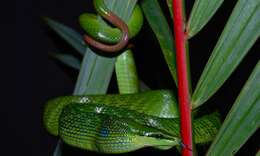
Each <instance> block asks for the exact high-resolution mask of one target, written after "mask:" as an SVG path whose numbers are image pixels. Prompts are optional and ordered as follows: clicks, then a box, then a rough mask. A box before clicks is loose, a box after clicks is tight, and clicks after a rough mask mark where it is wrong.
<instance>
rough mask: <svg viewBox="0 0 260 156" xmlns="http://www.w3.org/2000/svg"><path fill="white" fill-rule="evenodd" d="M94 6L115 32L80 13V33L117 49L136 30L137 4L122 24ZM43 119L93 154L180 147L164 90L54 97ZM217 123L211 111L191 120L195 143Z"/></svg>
mask: <svg viewBox="0 0 260 156" xmlns="http://www.w3.org/2000/svg"><path fill="white" fill-rule="evenodd" d="M94 4H95V7H96V10H97V12H98V13H99V14H100V15H101V16H102V17H104V18H105V19H107V20H108V21H110V22H111V23H112V24H114V25H115V26H116V27H119V29H120V30H119V29H117V28H111V27H110V26H108V25H105V26H104V24H101V23H100V21H98V18H97V16H95V15H92V14H86V13H85V14H82V15H81V16H80V24H81V26H82V27H83V28H84V30H85V31H86V32H87V33H88V35H90V36H91V37H88V36H86V37H87V38H86V42H87V43H89V44H90V45H92V46H93V47H96V48H99V49H101V50H103V51H107V52H114V51H118V50H120V49H122V48H123V47H125V46H126V43H127V41H128V40H129V38H132V37H133V36H135V35H136V34H137V33H138V31H139V30H140V29H141V26H140V25H142V22H143V17H142V13H141V9H140V8H139V7H138V6H136V7H135V9H134V11H133V14H132V16H131V18H130V20H129V22H128V23H127V25H125V23H124V22H122V21H120V19H119V18H118V17H116V16H115V15H114V14H112V15H111V12H110V11H109V10H108V9H107V8H106V6H105V3H104V2H103V0H94ZM111 18H112V19H114V20H110V19H111ZM118 20H119V21H118ZM122 25H123V26H122ZM120 31H121V32H122V33H121V32H120ZM121 34H122V35H121ZM92 37H93V38H94V39H93V38H92ZM101 41H102V42H105V43H108V44H109V45H105V44H103V43H100V42H101ZM112 44H115V45H112ZM43 122H44V125H45V127H46V129H47V131H48V132H49V133H50V134H52V135H55V136H59V137H60V138H61V139H62V140H63V141H64V142H65V143H67V144H69V145H71V146H74V147H78V148H81V149H85V150H90V151H95V152H99V153H110V154H111V153H125V152H130V151H134V150H137V149H140V148H143V147H149V146H150V147H154V148H157V149H161V150H166V149H169V148H172V147H173V146H177V145H181V140H180V134H179V114H178V107H177V102H176V100H175V97H174V95H173V93H172V92H171V91H169V90H154V91H146V92H140V93H132V94H111V95H84V96H62V97H57V98H54V99H51V100H49V101H48V102H47V104H46V106H45V109H44V114H43ZM219 126H220V120H219V115H218V114H217V113H212V114H210V115H206V116H203V117H201V118H198V119H195V120H194V122H193V133H194V138H195V143H199V144H203V143H207V142H209V141H211V140H212V139H213V138H214V136H215V134H216V133H217V131H218V129H219Z"/></svg>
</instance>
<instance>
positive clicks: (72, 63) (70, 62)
mask: <svg viewBox="0 0 260 156" xmlns="http://www.w3.org/2000/svg"><path fill="white" fill-rule="evenodd" d="M51 56H52V57H53V58H55V59H57V60H59V61H60V62H61V63H63V64H65V65H67V66H69V67H72V68H74V69H76V70H79V69H80V64H81V63H80V61H79V60H78V59H77V58H76V57H75V56H73V55H70V54H60V53H55V54H51Z"/></svg>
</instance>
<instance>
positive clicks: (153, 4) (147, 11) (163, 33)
mask: <svg viewBox="0 0 260 156" xmlns="http://www.w3.org/2000/svg"><path fill="white" fill-rule="evenodd" d="M140 3H141V7H142V9H143V12H144V15H145V17H146V19H147V21H148V23H149V24H150V26H151V28H152V30H153V32H154V33H155V35H156V37H157V39H158V42H159V44H160V46H161V49H162V52H163V54H164V58H165V60H166V62H167V64H168V67H169V70H170V72H171V75H172V77H173V79H174V81H175V83H176V84H177V74H176V59H175V54H174V49H175V48H174V45H173V42H174V41H173V38H172V32H171V29H170V27H169V25H168V23H167V20H166V18H165V17H164V15H163V12H162V9H161V7H160V5H159V3H158V1H157V0H142V1H140Z"/></svg>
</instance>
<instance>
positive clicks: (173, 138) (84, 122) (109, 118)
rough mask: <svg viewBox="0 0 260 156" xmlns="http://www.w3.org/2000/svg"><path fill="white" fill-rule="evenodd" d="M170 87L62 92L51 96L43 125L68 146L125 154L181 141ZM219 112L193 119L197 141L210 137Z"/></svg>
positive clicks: (167, 146) (209, 139)
mask: <svg viewBox="0 0 260 156" xmlns="http://www.w3.org/2000/svg"><path fill="white" fill-rule="evenodd" d="M177 117H178V113H177V107H176V101H175V100H174V97H173V95H172V93H171V92H170V91H167V90H158V91H149V92H143V93H138V94H122V95H90V96H65V97H59V98H56V99H53V100H50V101H49V102H48V103H47V105H46V108H45V112H44V124H45V126H46V128H47V130H48V131H49V132H50V133H51V134H53V135H56V136H57V135H59V136H60V138H61V139H62V140H63V141H64V142H65V143H67V144H70V145H72V146H75V147H79V148H82V149H86V150H91V151H96V152H101V153H124V152H129V151H134V150H137V149H140V148H143V147H147V146H152V147H155V148H158V149H169V148H171V147H173V146H175V145H179V143H180V136H179V119H178V118H177ZM219 126H220V121H219V119H218V115H217V114H212V115H209V116H204V117H202V118H199V119H196V120H195V121H194V127H193V129H194V136H195V142H196V143H206V142H209V141H211V140H212V139H213V138H214V136H215V134H216V132H217V130H218V128H219Z"/></svg>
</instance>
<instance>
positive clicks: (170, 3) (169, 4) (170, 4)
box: [166, 0, 173, 18]
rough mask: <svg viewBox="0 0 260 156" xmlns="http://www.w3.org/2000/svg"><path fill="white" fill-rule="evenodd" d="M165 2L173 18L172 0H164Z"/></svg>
mask: <svg viewBox="0 0 260 156" xmlns="http://www.w3.org/2000/svg"><path fill="white" fill-rule="evenodd" d="M166 2H167V6H168V8H169V12H170V14H171V17H172V18H173V14H172V0H166Z"/></svg>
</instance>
